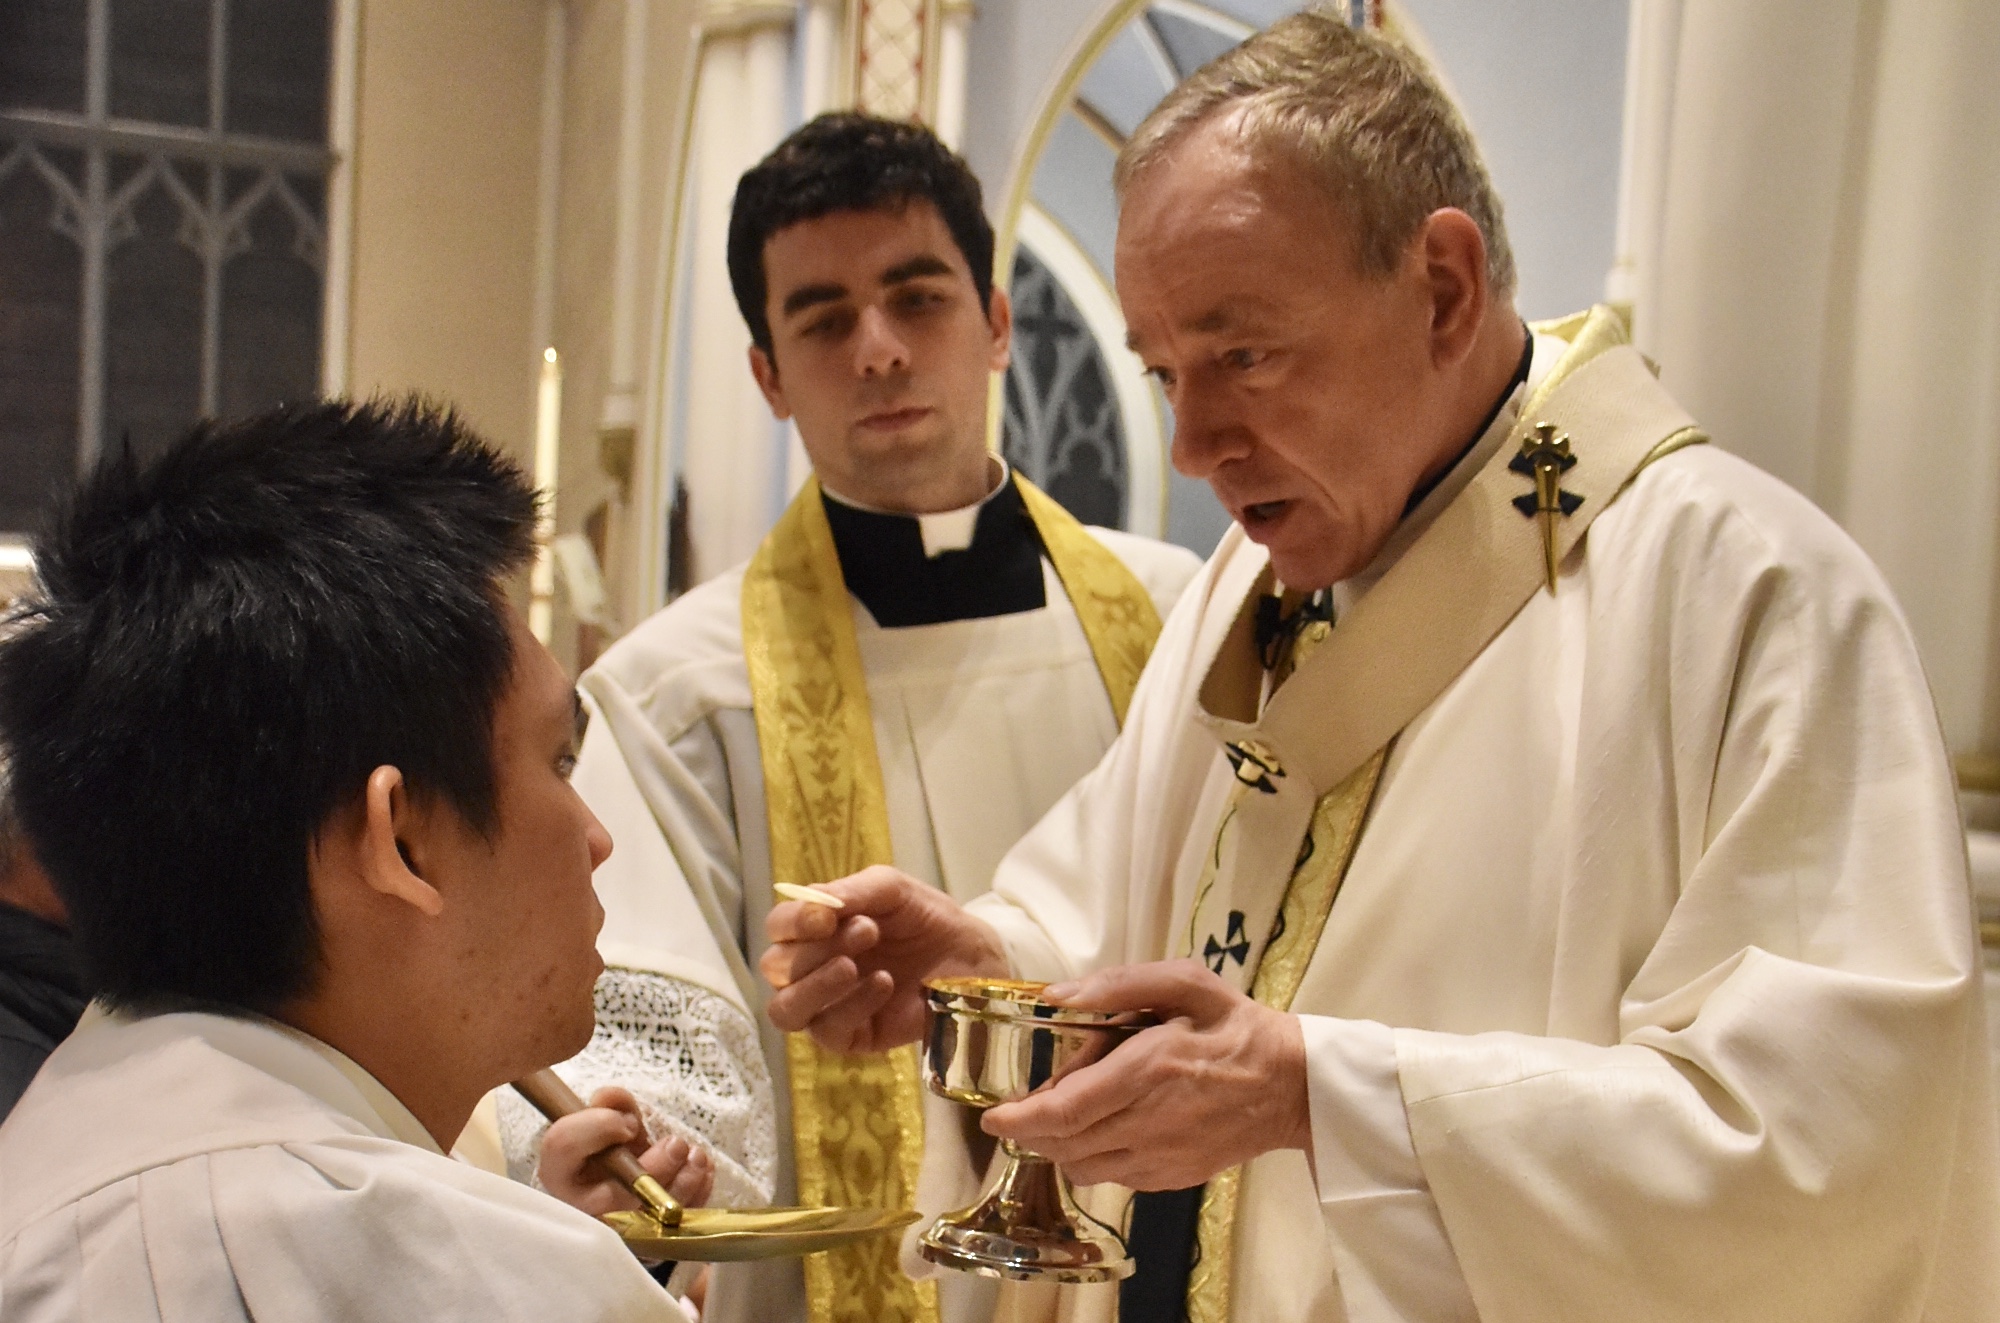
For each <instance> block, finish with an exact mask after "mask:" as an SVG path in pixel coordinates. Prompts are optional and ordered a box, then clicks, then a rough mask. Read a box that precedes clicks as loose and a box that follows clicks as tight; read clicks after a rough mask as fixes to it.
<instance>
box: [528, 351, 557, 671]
mask: <svg viewBox="0 0 2000 1323" xmlns="http://www.w3.org/2000/svg"><path fill="white" fill-rule="evenodd" d="M561 433H562V359H561V357H560V356H559V355H557V353H556V351H555V350H554V349H552V348H551V349H544V350H543V351H542V379H541V385H540V387H539V389H538V390H537V391H536V395H535V486H536V488H537V489H538V490H539V491H540V492H541V493H542V518H541V523H540V524H539V525H537V526H536V529H535V568H534V572H533V574H532V575H531V576H530V577H529V580H528V591H529V599H528V628H529V629H530V630H532V631H533V632H534V635H535V637H536V638H538V639H540V640H541V641H542V642H543V643H547V642H548V641H549V635H550V633H551V631H552V630H553V629H554V627H555V594H556V567H555V559H554V556H553V554H552V553H551V552H550V550H549V544H550V543H551V542H552V541H554V539H555V531H556V460H557V456H558V454H559V445H560V440H561Z"/></svg>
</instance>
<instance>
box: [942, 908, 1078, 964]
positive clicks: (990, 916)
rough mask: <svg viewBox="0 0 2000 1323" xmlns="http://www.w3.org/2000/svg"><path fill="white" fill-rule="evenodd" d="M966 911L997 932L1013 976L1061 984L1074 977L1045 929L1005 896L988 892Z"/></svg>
mask: <svg viewBox="0 0 2000 1323" xmlns="http://www.w3.org/2000/svg"><path fill="white" fill-rule="evenodd" d="M965 912H966V913H967V914H970V915H972V916H973V917H974V918H976V919H984V920H985V921H986V922H987V923H989V924H991V925H992V927H993V930H994V931H995V932H997V933H999V934H1000V945H1001V947H1002V949H1004V950H1005V951H1006V953H1007V964H1008V968H1009V970H1010V971H1011V973H1012V974H1013V976H1014V977H1015V978H1023V979H1038V980H1040V981H1042V982H1045V983H1060V982H1061V981H1062V980H1064V979H1066V978H1074V977H1075V976H1076V971H1074V970H1072V969H1071V968H1070V967H1069V962H1068V961H1067V960H1065V959H1064V958H1063V953H1062V951H1061V950H1060V949H1059V948H1058V947H1057V946H1056V944H1055V943H1054V942H1052V941H1050V940H1049V935H1048V932H1047V930H1045V929H1044V928H1043V927H1042V926H1041V925H1040V924H1038V923H1036V922H1035V921H1034V920H1033V919H1031V918H1029V917H1028V912H1027V911H1026V910H1024V909H1022V908H1021V907H1020V906H1019V905H1016V904H1014V903H1013V902H1012V901H1010V900H1008V899H1007V898H1006V897H1004V896H1001V895H999V894H998V893H997V892H991V891H989V892H987V893H986V894H985V895H983V896H980V897H978V898H977V899H975V900H973V901H971V902H969V903H968V904H967V905H966V907H965Z"/></svg>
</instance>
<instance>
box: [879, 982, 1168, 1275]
mask: <svg viewBox="0 0 2000 1323" xmlns="http://www.w3.org/2000/svg"><path fill="white" fill-rule="evenodd" d="M1044 986H1045V985H1044V984H1040V983H1023V982H1018V981H1015V980H1012V979H988V978H944V979H934V980H932V981H930V982H928V983H926V984H925V985H924V991H925V993H926V996H927V1000H928V1001H929V1004H930V1011H931V1023H930V1033H929V1035H928V1037H927V1038H926V1040H925V1043H924V1083H925V1084H927V1085H928V1086H929V1087H930V1090H931V1092H933V1093H935V1094H937V1095H939V1096H940V1097H943V1098H949V1099H950V1100H951V1101H953V1102H956V1103H962V1104H964V1105H965V1106H967V1107H977V1108H986V1107H997V1106H999V1105H1000V1104H1001V1103H1007V1102H1014V1101H1016V1100H1018V1099H1021V1098H1025V1097H1027V1096H1028V1095H1029V1094H1030V1093H1033V1092H1034V1091H1035V1090H1036V1089H1039V1088H1041V1087H1042V1086H1043V1085H1045V1084H1048V1083H1050V1082H1051V1081H1053V1080H1057V1079H1061V1078H1062V1077H1063V1076H1064V1075H1066V1074H1068V1073H1069V1072H1070V1071H1073V1070H1078V1069H1080V1068H1082V1067H1084V1066H1087V1065H1089V1064H1090V1063H1091V1062H1093V1061H1098V1060H1101V1059H1102V1058H1103V1057H1104V1056H1105V1055H1106V1054H1107V1053H1109V1052H1110V1051H1111V1049H1112V1048H1114V1047H1116V1046H1118V1044H1119V1043H1121V1042H1123V1041H1124V1040H1125V1039H1126V1038H1129V1037H1130V1036H1131V1035H1132V1034H1134V1033H1137V1032H1138V1031H1139V1030H1140V1029H1143V1028H1145V1027H1146V1026H1148V1025H1151V1024H1154V1023H1157V1021H1155V1020H1154V1019H1153V1018H1152V1017H1151V1016H1150V1015H1147V1014H1146V1013H1145V1012H1142V1011H1127V1012H1121V1013H1117V1014H1109V1013H1106V1012H1102V1011H1082V1010H1073V1009H1071V1008H1069V1007H1066V1006H1054V1005H1051V1004H1049V1003H1048V1002H1045V1001H1043V1000H1042V999H1041V991H1042V988H1043V987H1044ZM1000 1147H1001V1151H1002V1152H1003V1153H1004V1154H1005V1156H1006V1161H1005V1163H1004V1164H1003V1165H1002V1167H1001V1169H1000V1175H999V1179H997V1180H996V1181H995V1182H994V1183H993V1186H992V1188H991V1189H989V1190H988V1191H987V1192H986V1193H985V1195H984V1196H983V1197H981V1199H980V1200H979V1202H978V1203H976V1204H974V1205H973V1206H972V1207H970V1208H966V1209H963V1210H961V1211H959V1212H956V1213H952V1214H949V1215H947V1216H945V1217H941V1218H939V1219H938V1220H937V1221H936V1222H935V1223H933V1224H932V1225H931V1227H930V1229H929V1230H928V1231H926V1232H924V1235H923V1240H922V1243H921V1245H920V1246H919V1252H920V1253H921V1254H922V1255H923V1256H924V1257H925V1258H926V1259H928V1260H930V1261H931V1262H932V1263H935V1264H939V1265H941V1266H943V1267H946V1268H953V1269H956V1270H958V1271H959V1272H969V1273H976V1274H978V1275H979V1276H982V1277H1008V1278H1013V1279H1015V1280H1017V1281H1054V1282H1109V1281H1116V1280H1117V1279H1118V1278H1121V1277H1128V1276H1130V1275H1131V1273H1132V1267H1133V1264H1132V1258H1131V1256H1130V1255H1129V1254H1128V1253H1127V1252H1126V1249H1125V1239H1124V1237H1123V1236H1121V1235H1119V1234H1118V1232H1116V1231H1114V1230H1113V1229H1112V1228H1110V1227H1108V1226H1105V1225H1104V1224H1103V1223H1102V1222H1099V1221H1098V1220H1097V1219H1096V1218H1094V1217H1092V1216H1090V1214H1089V1213H1087V1212H1085V1211H1084V1210H1083V1209H1082V1208H1081V1207H1079V1206H1078V1205H1077V1202H1076V1198H1075V1196H1074V1195H1072V1194H1071V1193H1070V1186H1069V1181H1068V1179H1067V1178H1066V1177H1064V1176H1063V1174H1062V1172H1061V1171H1059V1170H1058V1169H1057V1168H1056V1165H1055V1164H1054V1163H1053V1162H1051V1161H1049V1160H1048V1159H1047V1158H1044V1157H1041V1156H1039V1155H1037V1154H1035V1153H1031V1152H1029V1151H1028V1150H1027V1149H1024V1148H1021V1147H1020V1146H1019V1145H1017V1144H1014V1143H1012V1142H1011V1141H1008V1140H1002V1141H1001V1142H1000Z"/></svg>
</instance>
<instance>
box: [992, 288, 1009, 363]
mask: <svg viewBox="0 0 2000 1323" xmlns="http://www.w3.org/2000/svg"><path fill="white" fill-rule="evenodd" d="M986 329H987V331H988V332H989V333H990V334H991V335H992V337H993V347H992V352H991V353H989V354H988V355H987V356H986V367H987V370H988V371H991V372H1005V371H1006V370H1007V360H1008V358H1009V357H1010V355H1009V352H1008V346H1009V345H1010V344H1011V342H1012V340H1013V336H1014V303H1013V300H1011V299H1009V298H1008V297H1007V291H1006V290H1004V289H1002V288H1000V286H998V285H995V286H994V287H993V289H992V291H991V292H990V293H989V294H988V295H987V299H986Z"/></svg>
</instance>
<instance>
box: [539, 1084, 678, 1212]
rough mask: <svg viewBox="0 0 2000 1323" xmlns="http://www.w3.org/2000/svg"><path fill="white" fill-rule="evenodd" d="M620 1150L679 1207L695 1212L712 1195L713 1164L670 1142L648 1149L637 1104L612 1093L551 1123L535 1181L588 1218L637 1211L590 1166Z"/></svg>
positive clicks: (611, 1182) (629, 1197) (600, 1094)
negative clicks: (612, 1150) (636, 1161)
mask: <svg viewBox="0 0 2000 1323" xmlns="http://www.w3.org/2000/svg"><path fill="white" fill-rule="evenodd" d="M620 1144H623V1145H624V1146H625V1147H626V1148H628V1149H630V1150H631V1151H632V1153H633V1155H634V1156H636V1157H637V1158H638V1159H639V1165H640V1166H641V1167H644V1168H645V1169H646V1174H647V1175H649V1176H651V1177H652V1178H653V1179H654V1180H656V1181H658V1182H659V1183H660V1184H661V1185H664V1186H665V1187H666V1188H667V1191H668V1193H670V1194H672V1195H673V1196H674V1198H676V1199H678V1200H680V1201H681V1204H682V1206H683V1207H687V1208H699V1207H701V1206H702V1205H703V1204H705V1203H707V1202H708V1197H709V1195H711V1194H713V1193H714V1192H715V1162H714V1160H713V1159H711V1158H710V1157H709V1156H708V1150H707V1149H704V1148H702V1147H700V1146H699V1145H690V1144H689V1143H688V1142H687V1141H686V1140H684V1139H680V1138H676V1137H673V1136H669V1137H668V1138H666V1139H662V1140H661V1141H660V1142H659V1143H657V1144H651V1145H649V1144H648V1143H647V1142H646V1123H645V1121H644V1119H643V1118H642V1115H641V1113H640V1111H639V1103H638V1101H637V1100H636V1099H635V1098H633V1097H632V1095H631V1094H629V1093H627V1092H626V1091H625V1090H623V1089H617V1088H608V1089H599V1090H598V1091H597V1092H596V1093H594V1094H592V1095H591V1096H590V1106H588V1107H586V1108H584V1109H583V1110H582V1111H580V1112H571V1113H570V1114H569V1115H568V1116H565V1117H564V1118H562V1120H560V1121H555V1122H551V1123H550V1125H549V1129H548V1133H547V1134H545V1135H543V1136H542V1157H541V1162H540V1164H539V1165H538V1166H537V1167H536V1169H535V1175H536V1177H537V1179H539V1180H540V1181H541V1183H542V1188H543V1189H544V1190H547V1191H548V1192H549V1193H550V1194H552V1195H554V1196H555V1197H556V1198H558V1199H560V1200H562V1201H563V1202H564V1203H566V1204H568V1205H569V1206H570V1207H572V1208H578V1209H581V1210H583V1211H584V1212H586V1213H589V1214H590V1215H591V1216H592V1217H599V1216H602V1215H603V1214H605V1213H610V1212H616V1211H618V1210H620V1209H631V1208H637V1207H638V1206H639V1201H638V1199H637V1198H635V1197H634V1196H633V1194H632V1192H631V1191H630V1190H627V1189H626V1188H625V1187H624V1186H623V1185H620V1184H619V1183H618V1182H617V1181H615V1180H613V1179H612V1178H611V1176H610V1174H609V1173H607V1172H606V1171H605V1170H604V1169H603V1168H602V1167H599V1166H598V1165H596V1164H595V1163H593V1162H592V1161H591V1159H592V1158H594V1157H596V1156H597V1155H598V1154H599V1153H602V1152H604V1151H605V1150H606V1149H609V1148H615V1147H617V1146H618V1145H620Z"/></svg>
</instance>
